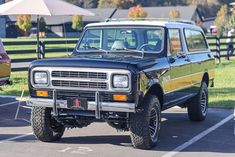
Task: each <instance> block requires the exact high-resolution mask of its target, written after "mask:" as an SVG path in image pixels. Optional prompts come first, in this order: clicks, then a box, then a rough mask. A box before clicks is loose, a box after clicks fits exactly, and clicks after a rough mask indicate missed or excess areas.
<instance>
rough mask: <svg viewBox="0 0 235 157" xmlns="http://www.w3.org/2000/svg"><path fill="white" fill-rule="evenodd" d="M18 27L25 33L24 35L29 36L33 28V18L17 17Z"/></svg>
mask: <svg viewBox="0 0 235 157" xmlns="http://www.w3.org/2000/svg"><path fill="white" fill-rule="evenodd" d="M17 26H18V28H19V29H20V30H21V31H22V32H23V33H24V35H25V36H27V35H28V34H29V31H30V28H31V16H30V15H19V16H17Z"/></svg>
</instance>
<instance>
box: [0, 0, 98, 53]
mask: <svg viewBox="0 0 235 157" xmlns="http://www.w3.org/2000/svg"><path fill="white" fill-rule="evenodd" d="M0 15H37V24H38V26H37V27H38V28H37V53H39V16H55V15H82V16H94V14H93V13H92V12H90V11H88V10H86V9H83V8H80V7H78V6H75V5H73V4H70V3H67V2H64V1H62V0H13V1H11V2H8V3H5V4H2V5H0Z"/></svg>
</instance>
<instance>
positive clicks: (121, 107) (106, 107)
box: [27, 98, 135, 112]
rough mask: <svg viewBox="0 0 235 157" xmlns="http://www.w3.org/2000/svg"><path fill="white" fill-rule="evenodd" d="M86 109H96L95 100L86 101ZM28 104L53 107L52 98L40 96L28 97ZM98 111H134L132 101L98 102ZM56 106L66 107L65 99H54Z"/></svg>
mask: <svg viewBox="0 0 235 157" xmlns="http://www.w3.org/2000/svg"><path fill="white" fill-rule="evenodd" d="M87 103H88V110H90V111H96V110H97V102H92V101H88V102H87ZM27 105H28V106H41V107H50V108H53V107H54V100H53V99H41V98H30V99H29V100H28V102H27ZM99 106H100V111H109V112H135V104H134V103H123V102H99ZM56 108H64V109H68V108H67V101H66V100H56Z"/></svg>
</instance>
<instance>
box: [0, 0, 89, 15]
mask: <svg viewBox="0 0 235 157" xmlns="http://www.w3.org/2000/svg"><path fill="white" fill-rule="evenodd" d="M0 14H1V15H41V16H52V15H83V16H94V14H93V13H92V12H90V11H88V10H86V9H83V8H80V7H78V6H75V5H73V4H70V3H67V2H64V1H62V0H13V1H11V2H8V3H5V4H2V5H0Z"/></svg>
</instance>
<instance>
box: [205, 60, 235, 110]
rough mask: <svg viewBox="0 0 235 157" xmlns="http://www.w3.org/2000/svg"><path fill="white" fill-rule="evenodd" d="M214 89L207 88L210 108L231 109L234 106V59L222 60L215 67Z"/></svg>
mask: <svg viewBox="0 0 235 157" xmlns="http://www.w3.org/2000/svg"><path fill="white" fill-rule="evenodd" d="M216 67H217V68H216V76H215V87H214V88H209V102H210V106H211V107H217V108H233V107H234V106H235V58H232V59H231V61H226V60H222V63H221V64H219V65H217V66H216Z"/></svg>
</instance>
